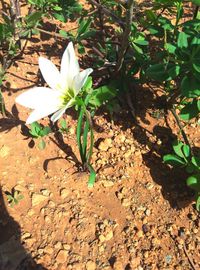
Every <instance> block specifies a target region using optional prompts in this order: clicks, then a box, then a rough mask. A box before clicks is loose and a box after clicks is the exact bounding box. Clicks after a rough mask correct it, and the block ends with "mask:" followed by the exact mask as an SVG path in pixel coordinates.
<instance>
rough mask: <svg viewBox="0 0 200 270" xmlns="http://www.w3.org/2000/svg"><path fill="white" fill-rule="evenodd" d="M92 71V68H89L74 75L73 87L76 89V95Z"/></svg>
mask: <svg viewBox="0 0 200 270" xmlns="http://www.w3.org/2000/svg"><path fill="white" fill-rule="evenodd" d="M92 71H93V69H92V68H87V69H85V70H83V71H81V72H80V73H79V74H78V75H76V76H75V77H74V80H73V89H74V91H75V95H77V94H78V93H79V92H80V90H81V88H82V87H83V86H84V84H85V82H86V80H87V78H88V76H89V75H90V73H92Z"/></svg>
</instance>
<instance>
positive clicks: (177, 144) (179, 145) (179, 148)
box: [172, 141, 185, 158]
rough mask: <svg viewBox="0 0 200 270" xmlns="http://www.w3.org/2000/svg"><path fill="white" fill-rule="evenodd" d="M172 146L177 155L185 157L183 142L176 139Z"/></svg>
mask: <svg viewBox="0 0 200 270" xmlns="http://www.w3.org/2000/svg"><path fill="white" fill-rule="evenodd" d="M172 146H173V150H174V152H175V153H176V155H178V156H179V157H181V158H184V157H185V155H184V153H183V150H182V148H183V146H184V144H183V143H182V142H179V141H174V142H173V144H172Z"/></svg>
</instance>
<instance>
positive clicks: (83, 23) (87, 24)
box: [77, 18, 92, 36]
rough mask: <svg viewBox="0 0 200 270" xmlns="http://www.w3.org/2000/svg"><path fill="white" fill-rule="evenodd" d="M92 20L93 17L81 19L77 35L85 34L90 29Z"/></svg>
mask: <svg viewBox="0 0 200 270" xmlns="http://www.w3.org/2000/svg"><path fill="white" fill-rule="evenodd" d="M91 22H92V19H91V18H88V19H87V20H81V21H80V24H79V27H78V31H77V36H81V35H82V34H84V33H85V32H86V31H87V30H88V29H89V27H90V24H91Z"/></svg>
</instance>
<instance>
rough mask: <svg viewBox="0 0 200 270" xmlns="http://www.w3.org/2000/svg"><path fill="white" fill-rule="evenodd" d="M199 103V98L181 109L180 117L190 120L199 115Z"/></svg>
mask: <svg viewBox="0 0 200 270" xmlns="http://www.w3.org/2000/svg"><path fill="white" fill-rule="evenodd" d="M197 103H198V101H197V100H193V101H192V102H189V103H188V104H186V105H185V107H184V108H183V109H181V111H180V118H181V119H183V120H185V121H188V120H190V119H192V118H194V117H197V115H198V114H199V108H198V105H197Z"/></svg>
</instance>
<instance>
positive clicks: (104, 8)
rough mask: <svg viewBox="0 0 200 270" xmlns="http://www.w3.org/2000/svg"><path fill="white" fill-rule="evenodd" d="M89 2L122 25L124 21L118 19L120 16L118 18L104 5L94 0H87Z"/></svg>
mask: <svg viewBox="0 0 200 270" xmlns="http://www.w3.org/2000/svg"><path fill="white" fill-rule="evenodd" d="M89 2H90V3H91V4H92V5H94V6H96V7H98V8H100V9H101V10H102V11H103V12H104V13H105V14H106V15H108V16H111V17H112V18H113V19H114V20H115V21H116V22H117V23H118V24H119V25H120V26H121V27H122V28H123V27H124V24H125V23H124V22H123V21H122V20H120V18H118V17H117V16H116V15H115V14H114V13H113V12H112V11H111V10H109V9H108V8H106V7H105V6H103V5H101V4H99V3H97V2H96V1H95V0H89Z"/></svg>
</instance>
